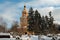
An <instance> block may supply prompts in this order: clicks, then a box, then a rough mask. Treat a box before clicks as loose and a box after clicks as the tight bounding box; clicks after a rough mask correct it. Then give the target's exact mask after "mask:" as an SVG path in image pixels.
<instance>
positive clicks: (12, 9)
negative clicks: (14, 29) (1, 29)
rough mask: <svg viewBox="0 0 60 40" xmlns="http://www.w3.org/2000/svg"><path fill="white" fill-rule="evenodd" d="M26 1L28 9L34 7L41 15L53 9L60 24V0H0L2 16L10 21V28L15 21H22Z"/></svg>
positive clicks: (0, 15)
mask: <svg viewBox="0 0 60 40" xmlns="http://www.w3.org/2000/svg"><path fill="white" fill-rule="evenodd" d="M25 3H26V7H27V10H29V8H30V7H33V9H34V10H36V9H37V10H38V11H39V12H40V14H41V15H48V12H49V11H52V15H53V17H54V19H55V20H56V21H55V23H58V24H60V0H0V17H3V19H4V20H5V21H6V22H7V23H8V28H10V27H11V23H12V22H13V21H16V20H17V21H18V22H20V17H21V15H22V10H23V7H24V4H25Z"/></svg>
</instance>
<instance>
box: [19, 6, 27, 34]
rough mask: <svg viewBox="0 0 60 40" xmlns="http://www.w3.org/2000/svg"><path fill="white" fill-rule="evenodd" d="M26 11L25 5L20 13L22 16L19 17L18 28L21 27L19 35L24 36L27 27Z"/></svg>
mask: <svg viewBox="0 0 60 40" xmlns="http://www.w3.org/2000/svg"><path fill="white" fill-rule="evenodd" d="M27 17H28V11H27V9H26V5H24V9H23V11H22V16H21V17H20V25H21V26H20V27H21V33H22V34H25V33H27V26H28V18H27Z"/></svg>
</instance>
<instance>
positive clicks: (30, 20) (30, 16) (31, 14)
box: [28, 7, 34, 31]
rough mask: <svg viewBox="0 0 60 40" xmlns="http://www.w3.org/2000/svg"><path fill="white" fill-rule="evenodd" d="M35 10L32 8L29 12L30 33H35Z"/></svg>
mask: <svg viewBox="0 0 60 40" xmlns="http://www.w3.org/2000/svg"><path fill="white" fill-rule="evenodd" d="M33 13H34V11H33V9H32V7H31V8H30V10H29V15H28V24H29V25H28V31H33V22H34V16H33Z"/></svg>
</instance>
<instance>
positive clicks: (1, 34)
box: [0, 33, 10, 35]
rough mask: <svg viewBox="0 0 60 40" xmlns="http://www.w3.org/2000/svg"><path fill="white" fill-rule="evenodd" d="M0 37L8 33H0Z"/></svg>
mask: <svg viewBox="0 0 60 40" xmlns="http://www.w3.org/2000/svg"><path fill="white" fill-rule="evenodd" d="M0 35H10V33H0Z"/></svg>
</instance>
